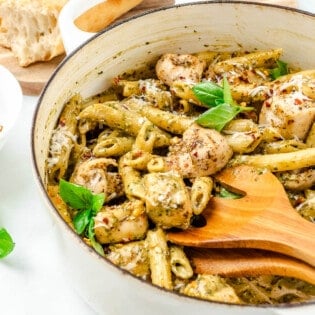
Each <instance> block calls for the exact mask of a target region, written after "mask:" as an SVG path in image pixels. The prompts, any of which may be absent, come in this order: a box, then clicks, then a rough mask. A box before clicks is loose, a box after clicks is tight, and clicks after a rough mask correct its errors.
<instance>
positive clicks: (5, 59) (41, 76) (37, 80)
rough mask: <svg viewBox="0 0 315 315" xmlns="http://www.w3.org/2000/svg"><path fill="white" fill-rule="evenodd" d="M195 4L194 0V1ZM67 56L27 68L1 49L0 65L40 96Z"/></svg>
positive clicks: (163, 1)
mask: <svg viewBox="0 0 315 315" xmlns="http://www.w3.org/2000/svg"><path fill="white" fill-rule="evenodd" d="M256 1H257V2H263V3H273V4H278V5H285V6H290V7H295V6H296V0H256ZM174 2H175V1H174V0H144V1H143V2H142V3H141V4H140V5H139V6H137V7H136V8H134V9H133V10H131V11H130V12H128V13H127V14H125V15H124V16H123V17H122V18H125V17H128V16H131V15H134V14H138V13H141V12H144V11H146V10H149V9H153V8H158V7H163V6H167V5H171V4H174ZM192 2H193V0H192ZM64 57H65V55H61V56H58V57H56V58H54V59H53V60H51V61H49V62H38V63H36V64H33V65H30V66H28V67H26V68H23V67H20V66H19V65H18V63H17V61H16V59H15V57H14V56H13V54H12V53H11V51H10V50H8V49H5V48H2V47H0V64H2V65H4V66H5V67H7V68H8V69H9V70H10V71H11V72H12V73H13V74H14V75H15V77H16V78H17V79H18V81H19V82H20V84H21V86H22V90H23V93H24V95H39V94H40V92H41V91H42V89H43V87H44V85H45V84H46V82H47V81H48V79H49V77H50V76H51V74H52V73H53V71H54V70H55V69H56V67H57V66H58V64H59V63H60V62H61V61H62V60H63V58H64Z"/></svg>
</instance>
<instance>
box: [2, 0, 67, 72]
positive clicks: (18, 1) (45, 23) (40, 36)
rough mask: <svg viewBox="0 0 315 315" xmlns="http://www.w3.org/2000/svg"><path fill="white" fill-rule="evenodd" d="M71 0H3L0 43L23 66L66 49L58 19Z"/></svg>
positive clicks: (58, 53) (52, 56) (45, 59)
mask: <svg viewBox="0 0 315 315" xmlns="http://www.w3.org/2000/svg"><path fill="white" fill-rule="evenodd" d="M67 1H68V0H0V45H1V46H4V47H7V48H10V49H11V50H12V52H13V54H14V56H16V57H17V59H18V63H19V65H20V66H23V67H26V66H28V65H30V64H32V63H34V62H36V61H48V60H51V59H52V58H54V57H55V56H58V55H60V54H62V53H63V52H64V48H63V44H62V40H61V36H60V33H59V29H58V25H57V19H58V15H59V12H60V10H61V9H62V7H63V6H64V5H65V3H66V2H67Z"/></svg>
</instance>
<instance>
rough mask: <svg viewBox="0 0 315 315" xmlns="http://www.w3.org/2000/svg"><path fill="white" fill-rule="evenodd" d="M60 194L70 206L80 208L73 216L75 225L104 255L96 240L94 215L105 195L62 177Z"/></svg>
mask: <svg viewBox="0 0 315 315" xmlns="http://www.w3.org/2000/svg"><path fill="white" fill-rule="evenodd" d="M59 194H60V197H61V198H62V200H63V201H64V202H65V203H66V204H68V205H69V206H70V207H72V208H74V209H77V210H79V212H78V213H77V214H76V215H75V217H74V218H73V226H74V229H75V231H76V232H77V233H78V234H79V235H82V234H86V235H87V237H88V238H89V239H90V241H91V245H92V246H93V248H94V249H95V250H96V251H97V252H98V253H99V254H101V255H102V256H104V250H103V247H102V246H101V245H100V244H99V243H98V242H97V241H96V239H95V232H94V217H95V215H96V214H97V212H98V211H99V210H100V209H101V208H102V206H103V203H104V200H105V195H104V194H93V193H92V192H91V191H90V190H89V189H87V188H85V187H83V186H80V185H76V184H73V183H70V182H67V181H66V180H64V179H61V180H60V182H59Z"/></svg>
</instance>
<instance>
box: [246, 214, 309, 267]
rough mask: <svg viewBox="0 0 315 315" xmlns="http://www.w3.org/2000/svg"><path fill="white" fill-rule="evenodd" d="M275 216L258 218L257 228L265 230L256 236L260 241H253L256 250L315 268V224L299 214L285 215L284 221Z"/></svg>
mask: <svg viewBox="0 0 315 315" xmlns="http://www.w3.org/2000/svg"><path fill="white" fill-rule="evenodd" d="M273 214H274V213H270V216H269V217H268V218H267V217H258V218H256V220H257V221H258V222H257V228H259V226H264V229H263V231H262V233H259V232H258V233H257V235H256V237H258V238H259V239H260V240H258V239H256V240H255V239H253V243H254V244H253V245H254V248H260V249H266V250H271V251H274V252H278V253H282V254H285V255H288V256H291V257H295V258H297V259H300V260H302V261H305V262H307V263H308V264H310V265H311V266H313V267H315V242H314V239H315V224H314V223H311V222H309V221H307V220H305V219H303V218H301V217H300V216H299V215H298V214H297V215H296V216H293V215H292V212H291V214H290V215H288V216H286V215H285V213H284V218H283V220H282V221H281V217H280V218H279V217H278V216H274V218H273ZM271 222H272V224H271ZM259 234H260V235H259ZM259 243H261V244H259ZM248 247H250V246H248Z"/></svg>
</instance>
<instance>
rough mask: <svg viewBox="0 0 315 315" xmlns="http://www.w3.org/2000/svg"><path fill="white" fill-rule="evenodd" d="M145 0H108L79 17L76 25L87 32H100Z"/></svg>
mask: <svg viewBox="0 0 315 315" xmlns="http://www.w3.org/2000/svg"><path fill="white" fill-rule="evenodd" d="M142 1H143V0H107V1H104V2H101V3H99V4H97V5H96V6H94V7H92V8H91V9H89V10H87V11H86V12H85V13H83V14H82V15H80V16H79V17H77V18H76V19H75V21H74V23H75V25H76V26H77V27H79V28H80V29H81V30H83V31H86V32H99V31H100V30H102V29H104V28H105V27H106V26H108V25H109V24H110V23H112V22H113V21H115V20H116V19H117V18H118V17H120V16H121V15H123V14H124V13H126V12H128V11H129V10H131V9H132V8H134V7H135V6H137V5H138V4H140V3H141V2H142Z"/></svg>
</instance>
